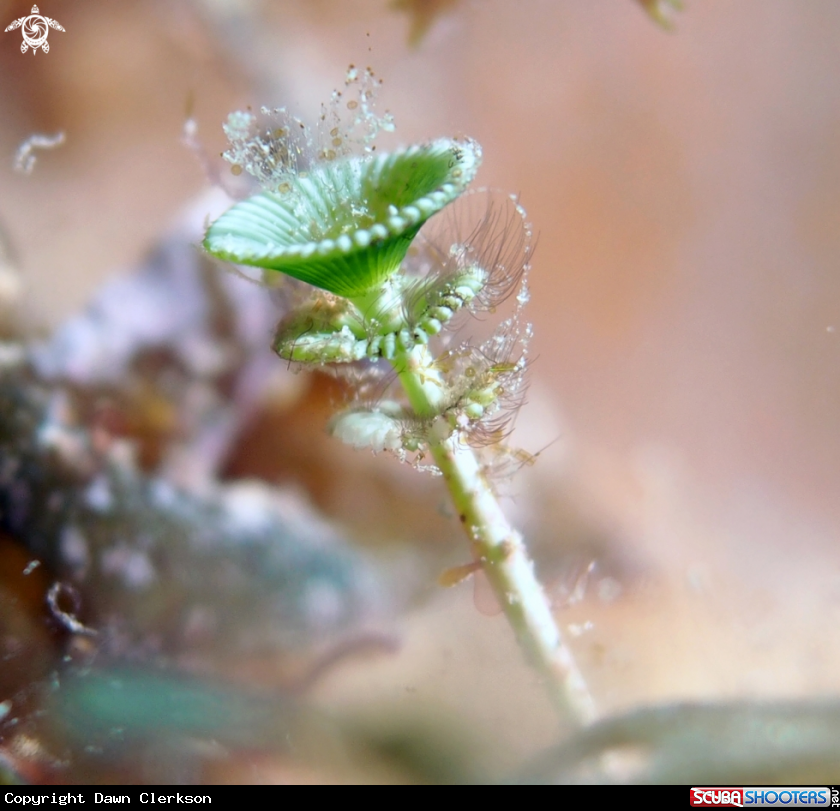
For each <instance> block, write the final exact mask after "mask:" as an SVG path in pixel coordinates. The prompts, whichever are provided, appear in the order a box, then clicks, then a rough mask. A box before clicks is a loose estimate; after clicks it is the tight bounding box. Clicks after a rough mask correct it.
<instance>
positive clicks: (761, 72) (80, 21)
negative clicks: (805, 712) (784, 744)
mask: <svg viewBox="0 0 840 811" xmlns="http://www.w3.org/2000/svg"><path fill="white" fill-rule="evenodd" d="M45 3H48V5H46V4H45V5H44V6H43V7H42V8H41V13H42V14H47V15H50V16H52V17H54V18H55V19H57V20H58V21H59V22H60V23H61V24H62V25H63V26H64V27H65V29H66V32H64V33H60V32H52V33H51V34H50V37H49V42H50V51H49V53H48V54H43V53H41V52H39V53H37V54H36V55H35V56H32V54H31V53H29V54H25V55H24V54H21V53H20V49H19V45H20V34H19V32H9V33H5V34H3V35H2V36H0V228H1V229H2V232H3V234H4V237H5V239H6V242H7V243H8V247H9V248H10V250H11V255H12V256H13V258H14V261H15V264H16V266H17V267H18V268H19V270H20V273H21V275H22V279H23V283H24V289H25V292H24V300H23V303H22V304H21V309H20V312H21V314H22V321H23V323H24V324H25V326H26V329H27V330H29V331H30V333H33V332H34V333H38V332H44V331H47V330H49V329H51V328H52V327H54V326H56V325H57V324H59V323H60V322H61V321H62V320H63V319H65V318H66V317H67V316H69V315H70V314H72V313H73V312H75V311H76V310H78V309H79V308H80V307H81V306H82V305H83V304H84V302H85V301H86V300H87V299H88V298H89V297H90V296H91V294H92V293H93V292H94V290H95V289H96V287H97V285H99V284H100V283H101V282H102V281H103V280H104V279H106V278H108V277H109V275H110V274H111V273H112V272H113V271H114V270H115V269H117V268H120V267H127V266H130V265H131V264H132V263H135V262H136V261H138V259H139V258H140V257H141V256H142V255H143V253H144V252H145V251H146V250H147V249H148V248H149V247H150V245H151V244H153V242H154V241H155V239H156V238H158V237H159V236H160V235H161V234H163V233H165V232H166V231H167V230H168V229H170V228H171V227H172V226H173V223H175V222H176V221H177V218H178V217H179V216H180V212H181V211H182V210H183V208H184V207H185V206H186V205H187V204H188V203H189V202H190V201H191V200H192V199H193V198H194V197H195V196H196V195H197V194H198V193H199V192H201V190H202V189H203V188H205V186H206V179H205V177H204V174H203V172H202V169H201V167H200V166H199V165H198V163H197V161H196V160H195V159H194V157H193V156H192V155H191V154H190V153H189V152H188V151H187V150H186V149H185V148H184V147H183V146H182V145H181V144H180V141H179V139H180V134H181V129H182V126H183V123H184V120H185V118H186V116H187V115H188V113H190V112H191V113H192V114H193V115H194V116H195V118H196V120H197V122H198V124H199V137H200V138H201V139H202V140H203V141H204V143H205V144H206V146H207V150H208V152H209V154H210V155H212V156H215V155H218V153H219V152H220V151H221V150H222V149H223V147H224V141H223V137H222V133H221V123H222V121H223V120H224V119H225V117H226V115H227V113H228V112H229V111H230V110H233V109H241V108H244V107H245V106H246V105H249V104H250V105H252V106H253V107H254V108H257V107H259V106H260V105H261V104H267V105H270V106H279V105H286V106H288V107H289V108H290V109H291V110H293V111H294V112H296V113H297V114H299V115H301V116H302V117H304V118H306V117H310V118H312V117H314V116H315V115H316V114H317V113H318V110H319V105H320V103H321V102H322V101H324V100H327V99H328V98H329V94H330V91H331V90H332V89H333V88H334V87H336V86H339V85H340V84H341V82H342V80H343V76H344V72H345V70H346V68H347V65H348V64H350V63H356V64H359V65H364V64H370V65H371V66H372V67H373V68H374V69H375V70H376V72H377V75H379V76H381V77H382V78H383V79H384V85H383V89H382V92H381V93H380V105H381V106H382V107H385V108H388V109H390V110H391V112H393V114H394V116H395V119H396V122H397V131H396V140H398V141H400V142H411V141H414V140H418V139H426V138H431V137H436V136H440V135H454V134H461V133H463V134H468V135H470V136H472V137H474V138H475V139H477V140H478V141H479V142H480V143H481V144H482V146H483V148H484V164H483V167H482V170H481V173H480V175H479V181H478V182H479V183H480V184H482V185H487V186H492V187H497V188H501V189H505V190H508V191H511V192H516V193H518V194H519V195H520V198H521V201H522V203H523V205H524V206H525V207H526V209H527V210H528V213H529V216H530V219H531V221H532V223H533V225H534V229H535V231H536V232H537V233H538V234H539V243H538V248H537V251H536V254H535V261H534V266H533V271H532V275H531V289H532V294H533V295H532V301H531V305H530V318H531V319H532V320H533V322H534V325H535V329H536V339H535V344H534V355H535V357H536V358H537V359H536V362H535V363H534V365H533V372H532V374H533V379H534V386H533V392H532V402H531V403H530V404H529V405H528V406H526V409H525V412H524V413H523V415H522V416H521V419H520V430H519V432H518V434H517V442H518V443H519V444H521V445H522V446H523V447H525V448H527V449H528V450H529V451H531V452H536V451H538V450H540V448H542V447H543V446H545V445H547V444H549V443H551V442H552V441H553V440H555V439H557V438H558V437H559V441H558V442H556V443H555V444H553V445H551V446H550V447H548V448H547V449H546V450H545V451H544V452H543V453H542V454H541V455H540V458H539V462H538V464H537V465H536V466H535V467H534V468H533V469H532V470H529V471H527V472H526V473H525V474H524V476H523V478H522V480H521V482H519V483H518V484H515V486H514V489H518V490H519V491H520V492H521V494H522V495H521V497H520V499H519V500H518V502H517V503H519V502H522V503H523V504H525V505H526V506H527V505H528V504H531V503H533V504H534V505H536V506H535V507H534V509H538V510H540V511H541V512H540V515H541V516H542V518H541V523H540V525H539V528H537V529H536V530H534V532H535V534H536V535H538V536H539V537H540V538H542V539H543V542H545V539H546V538H548V542H551V540H552V539H554V540H555V541H556V543H557V545H558V547H561V546H562V544H563V542H564V537H563V536H564V532H565V527H564V524H563V520H564V519H563V516H562V515H561V514H560V513H561V511H560V510H559V508H557V499H559V498H561V495H560V494H562V500H563V503H564V504H568V503H571V504H573V505H574V512H575V513H576V514H578V515H579V516H583V517H582V518H581V519H580V520H582V521H583V523H585V524H586V525H587V526H591V527H593V528H594V529H593V532H597V533H601V534H603V535H604V536H605V537H608V538H609V540H610V544H611V545H612V546H613V547H615V548H618V549H620V550H621V554H622V555H624V556H626V557H627V558H628V559H631V560H633V561H635V564H634V565H635V567H636V569H638V570H639V571H641V572H645V573H647V574H646V575H645V576H642V577H641V579H640V580H638V582H637V584H636V586H635V587H634V588H635V590H634V588H630V587H628V590H627V591H626V592H625V593H624V596H623V597H622V598H620V599H619V600H618V601H617V602H604V601H601V602H600V603H599V602H598V601H597V600H588V601H584V603H583V604H582V605H581V606H577V607H575V608H574V609H572V611H571V613H570V614H569V617H570V621H571V620H574V621H575V622H585V621H592V622H594V625H595V627H594V629H593V630H592V631H590V632H589V633H588V634H586V633H585V634H583V635H582V636H581V637H580V639H579V640H578V641H576V643H575V644H576V645H577V646H578V647H579V651H580V654H581V656H582V658H583V661H584V667H585V668H588V669H589V675H590V676H591V678H592V682H593V685H594V689H595V691H596V697H597V698H598V699H599V701H600V702H601V703H602V706H605V707H615V706H619V705H624V704H629V703H633V702H635V701H638V700H642V699H646V698H661V697H680V696H688V695H719V694H742V695H743V694H746V695H765V696H766V695H781V694H793V695H804V694H813V693H817V692H825V691H833V690H834V689H836V684H837V674H838V665H840V660H838V657H837V656H836V655H835V654H833V652H832V650H831V643H830V639H831V636H832V634H833V633H834V631H835V629H836V623H837V620H838V618H840V570H839V569H838V563H840V550H838V529H840V498H838V495H837V494H838V492H840V407H839V406H840V272H838V270H840V228H838V218H840V61H838V58H837V54H838V50H837V49H838V43H840V6H838V4H837V3H836V2H833V0H810V2H808V3H799V2H793V0H775V2H766V0H740V2H738V3H732V2H723V0H704V2H702V3H701V2H693V3H690V4H689V5H688V7H687V8H686V10H685V11H684V12H683V13H682V14H680V15H678V17H677V18H676V20H675V23H676V25H675V30H674V31H673V32H665V31H663V30H662V29H661V28H659V27H657V26H656V25H655V24H654V23H653V22H652V21H651V19H650V18H649V17H648V16H646V14H645V13H644V12H643V10H642V9H641V7H640V6H639V5H638V4H637V3H634V2H631V0H586V1H585V2H583V1H582V0H577V2H574V1H573V0H527V2H517V3H514V2H510V0H462V2H456V3H436V4H427V8H428V7H434V8H436V9H438V10H439V14H437V15H436V16H434V17H433V18H432V19H431V20H430V22H431V25H430V28H429V30H428V32H427V33H426V35H425V37H423V38H422V39H421V40H420V42H419V44H418V45H417V46H416V47H410V46H409V45H408V32H409V29H410V24H411V14H410V13H409V12H410V9H411V8H412V7H413V8H414V14H415V15H416V14H417V13H422V10H423V4H422V3H420V2H418V3H415V4H409V11H406V10H405V9H403V10H402V11H400V10H397V9H395V8H393V7H392V6H390V5H389V4H388V3H387V2H386V0H353V1H352V2H346V0H282V2H274V3H264V2H263V3H261V2H256V0H254V2H234V1H233V0H214V1H213V2H206V3H199V2H195V3H188V2H182V3H177V4H172V3H163V2H154V1H153V0H144V1H143V2H132V3H127V2H124V3H108V4H105V3H83V2H77V1H76V0H51V2H50V0H45ZM28 12H29V2H28V0H27V2H21V1H20V0H14V1H13V2H9V1H8V0H5V1H4V2H0V19H2V20H5V21H6V22H4V23H3V26H4V27H5V24H6V23H7V22H11V21H12V20H13V19H15V18H16V17H19V16H22V15H25V14H27V13H28ZM59 129H61V130H64V131H65V132H66V136H67V141H66V143H65V144H64V145H63V146H61V147H60V148H58V149H56V150H54V151H50V152H43V153H40V154H39V161H38V164H37V166H36V167H35V170H34V172H33V173H32V174H31V175H30V176H22V175H19V174H15V173H14V172H13V171H12V159H13V156H14V152H15V149H16V148H17V145H18V144H19V143H20V142H21V141H23V140H24V139H25V138H26V137H27V136H28V135H30V134H31V133H33V132H46V133H52V132H55V131H57V130H59ZM529 499H530V501H529ZM520 506H521V504H520ZM516 508H517V504H514V505H513V506H512V509H516ZM631 568H633V567H631ZM440 599H442V600H446V601H449V602H451V603H453V607H450V608H448V609H447V611H446V612H443V613H442V614H441V616H445V619H440V620H439V622H440V623H441V626H443V625H447V624H448V623H450V622H452V619H451V617H452V616H453V613H452V612H456V613H457V612H458V611H460V612H461V614H460V615H459V616H461V617H462V620H461V622H462V623H463V624H464V627H469V628H470V629H471V630H470V633H480V631H475V629H474V626H476V627H477V626H478V625H481V623H484V624H483V625H482V626H481V627H488V628H489V627H492V628H494V629H497V630H498V628H499V627H500V626H499V624H498V622H496V621H493V620H486V619H483V618H481V617H477V618H476V616H475V612H474V609H473V607H472V604H471V599H470V597H469V595H467V596H466V597H464V598H463V599H462V598H461V597H458V598H455V597H451V596H446V597H444V598H440ZM455 604H457V605H455ZM447 605H448V603H447ZM437 610H438V609H437V608H435V609H433V610H431V611H430V614H429V616H430V617H432V620H430V621H431V622H432V623H433V622H434V621H435V620H434V617H435V616H438V614H437V613H435V612H437ZM493 633H495V631H494V632H488V634H489V635H488V639H491V640H492V639H493V638H494V637H493ZM418 644H419V643H418ZM486 644H487V645H488V650H489V649H491V648H492V649H493V650H495V648H493V646H494V645H495V644H496V643H495V642H492V641H488V642H487V643H486ZM504 650H505V651H512V650H513V649H512V647H507V648H504ZM605 651H606V653H605ZM511 655H512V654H511ZM415 659H416V660H420V661H425V660H423V657H422V656H419V655H418V656H415ZM494 661H495V659H494ZM412 662H414V664H417V662H416V661H414V660H412ZM605 662H606V664H604V663H605ZM414 664H412V665H411V666H409V665H406V668H407V669H409V670H410V667H413V666H414ZM496 664H498V663H496ZM427 666H428V665H427ZM494 666H495V665H494ZM389 667H397V665H389ZM394 678H398V677H394ZM468 679H469V676H468V675H465V676H464V680H465V683H466V680H468ZM325 689H327V688H325ZM334 689H335V690H336V691H337V692H339V693H340V692H341V688H339V687H335V688H334Z"/></svg>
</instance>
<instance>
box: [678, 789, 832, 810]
mask: <svg viewBox="0 0 840 811" xmlns="http://www.w3.org/2000/svg"><path fill="white" fill-rule="evenodd" d="M691 805H692V806H693V807H695V808H697V807H703V806H705V807H707V808H745V807H746V808H749V807H750V806H761V807H765V808H772V807H774V806H778V807H784V808H807V807H809V806H838V805H840V792H838V791H837V788H836V787H834V786H791V787H780V786H755V787H752V788H749V787H743V788H737V787H733V786H726V787H723V786H720V787H711V786H704V787H694V788H692V789H691Z"/></svg>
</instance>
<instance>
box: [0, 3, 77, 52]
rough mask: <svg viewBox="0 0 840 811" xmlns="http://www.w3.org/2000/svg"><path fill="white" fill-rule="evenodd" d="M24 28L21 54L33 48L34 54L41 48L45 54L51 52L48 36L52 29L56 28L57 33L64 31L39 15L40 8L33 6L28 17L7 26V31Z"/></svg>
mask: <svg viewBox="0 0 840 811" xmlns="http://www.w3.org/2000/svg"><path fill="white" fill-rule="evenodd" d="M21 26H23V32H22V33H23V42H21V44H20V52H21V53H24V54H25V53H26V50H27V48H32V53H33V54H34V53H35V51H37V50H38V48H41V49H42V50H43V51H44V53H49V52H50V44H49V42H47V34H49V32H50V28H55V30H56V31H63V30H64V28H62V27H61V26H60V25H59V24H58V23H57V22H56V21H55V20H53V19H50V18H49V17H42V16H41V15H40V14H39V13H38V6H32V13H31V14H30V15H29V16H28V17H19V18H18V19H17V20H15V21H14V22H13V23H12V24H11V25H7V26H6V30H7V31H14V30H15V28H20V27H21Z"/></svg>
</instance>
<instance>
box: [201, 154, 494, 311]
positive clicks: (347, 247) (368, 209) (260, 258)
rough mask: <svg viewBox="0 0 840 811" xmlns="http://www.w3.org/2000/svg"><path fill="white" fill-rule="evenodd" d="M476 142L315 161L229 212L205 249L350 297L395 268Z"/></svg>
mask: <svg viewBox="0 0 840 811" xmlns="http://www.w3.org/2000/svg"><path fill="white" fill-rule="evenodd" d="M480 161H481V148H480V147H479V146H478V144H476V143H475V142H474V141H467V140H464V141H452V140H448V139H441V140H436V141H432V142H430V143H427V144H419V145H415V146H411V147H408V148H406V149H403V150H400V151H397V152H393V153H390V154H387V155H379V156H377V157H363V158H359V157H355V158H342V159H338V160H333V161H329V162H324V163H318V164H316V165H315V166H313V167H312V169H311V170H310V171H309V172H308V173H306V174H301V175H297V176H295V177H294V178H293V179H291V180H290V181H289V182H288V183H285V184H283V186H282V187H281V190H280V191H277V192H262V193H261V194H257V195H255V196H254V197H251V198H249V199H248V200H243V201H242V202H241V203H237V204H236V205H235V206H233V208H231V209H229V210H228V211H227V212H226V213H225V214H223V215H222V216H221V217H220V218H219V219H218V220H216V222H214V223H213V224H212V225H211V226H210V228H209V229H208V231H207V236H206V238H205V240H204V247H205V248H206V249H207V251H208V252H209V253H211V254H213V255H214V256H217V257H219V258H220V259H224V260H227V261H230V262H236V263H238V264H242V265H254V266H256V267H261V268H268V269H271V270H279V271H281V272H283V273H286V274H288V275H289V276H293V277H294V278H296V279H300V280H301V281H304V282H307V283H309V284H311V285H314V286H315V287H320V288H322V289H323V290H328V291H329V292H331V293H335V294H336V295H339V296H344V297H346V298H353V297H355V296H360V295H363V294H364V293H367V292H368V291H370V290H372V289H374V288H376V287H377V286H379V285H381V284H382V283H383V282H384V281H385V280H386V279H387V278H388V277H389V276H391V275H392V274H393V273H394V272H395V271H396V270H397V268H398V267H399V266H400V262H402V260H403V257H404V256H405V253H406V251H407V250H408V246H409V245H410V244H411V241H412V239H414V237H415V235H416V234H417V232H418V231H419V230H420V226H421V225H423V223H424V222H425V221H426V220H427V219H428V218H429V217H431V216H432V214H435V213H436V212H438V211H440V209H442V208H443V207H444V206H445V205H447V204H448V203H450V202H451V201H452V200H454V199H455V198H456V197H458V195H460V194H461V193H462V192H463V191H464V189H466V187H467V185H468V184H469V183H470V181H471V180H472V179H473V177H474V176H475V173H476V171H477V169H478V165H479V163H480Z"/></svg>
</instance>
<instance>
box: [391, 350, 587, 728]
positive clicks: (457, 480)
mask: <svg viewBox="0 0 840 811" xmlns="http://www.w3.org/2000/svg"><path fill="white" fill-rule="evenodd" d="M394 365H395V367H396V369H397V371H398V373H399V376H400V380H401V382H402V384H403V387H404V388H405V391H406V394H407V396H408V399H409V402H410V403H411V406H412V408H413V409H414V410H415V412H416V413H417V414H418V415H419V416H426V415H428V416H431V415H434V414H437V413H439V407H440V404H441V402H443V401H444V399H445V387H444V382H443V380H442V378H441V376H440V374H439V372H438V371H437V370H436V369H435V368H434V365H433V358H432V356H431V354H430V353H429V351H428V349H427V347H425V346H417V347H414V348H413V349H412V350H411V351H409V352H405V353H402V354H401V355H400V356H398V357H397V358H395V361H394ZM435 433H436V432H435V430H434V428H433V429H432V431H430V434H431V436H429V437H428V442H429V449H430V451H431V453H432V456H433V457H434V460H435V463H436V464H437V466H438V468H439V469H440V472H441V474H442V475H443V478H444V481H445V482H446V484H447V487H448V489H449V492H450V495H451V496H452V500H453V502H454V504H455V508H456V510H457V511H458V517H459V519H460V520H461V523H462V524H463V525H464V528H465V530H466V532H467V534H468V536H469V538H470V541H471V544H472V548H473V553H474V555H475V557H476V559H477V560H478V561H479V562H480V563H481V566H482V568H483V570H484V572H485V574H486V576H487V579H488V580H489V582H490V584H491V586H492V587H493V590H494V592H495V594H496V598H497V599H498V601H499V604H500V605H501V606H502V610H503V611H504V613H505V615H506V616H507V618H508V621H509V622H510V624H511V626H512V628H513V630H514V632H515V634H516V637H517V640H518V641H519V644H520V645H521V646H522V647H523V648H524V649H525V651H526V653H527V654H528V656H529V657H530V659H531V660H532V662H533V664H534V665H535V667H536V668H537V669H538V670H539V671H540V673H541V674H542V675H543V676H544V678H545V679H546V682H547V686H548V688H549V692H550V693H551V696H552V699H553V701H554V704H555V705H556V706H557V708H558V710H559V711H560V713H561V715H563V716H564V717H565V718H566V719H567V720H570V721H572V722H574V723H576V724H585V723H588V722H589V721H591V720H592V719H593V718H594V715H595V708H594V705H593V702H592V697H591V695H590V694H589V690H588V689H587V687H586V682H585V681H584V679H583V676H582V675H581V673H580V671H579V670H578V667H577V664H576V662H575V660H574V658H573V656H572V653H571V651H570V650H569V648H568V646H567V644H566V642H565V640H564V639H563V636H562V634H561V632H560V629H559V627H558V625H557V623H556V622H555V620H554V616H553V615H552V613H551V608H550V606H549V603H548V600H547V599H546V596H545V592H544V591H543V589H542V586H541V585H540V583H539V581H538V580H537V578H536V575H535V574H534V565H533V562H532V561H531V559H530V558H529V556H528V552H527V549H526V548H525V542H524V540H523V538H522V536H521V535H520V534H519V533H518V532H517V531H516V530H515V529H514V528H513V527H512V526H511V525H510V523H509V522H508V520H507V518H506V517H505V514H504V513H503V512H502V509H501V507H500V506H499V503H498V501H497V499H496V496H495V494H494V493H493V490H492V488H491V487H490V484H489V482H488V481H487V478H486V477H485V475H484V473H483V471H482V468H481V465H480V463H479V461H478V459H477V458H476V455H475V453H474V452H473V450H472V449H471V448H470V447H468V446H467V445H465V444H463V443H462V442H461V439H460V436H459V432H458V431H455V432H454V433H453V432H452V431H451V430H447V431H442V432H441V436H439V437H437V436H435Z"/></svg>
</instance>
